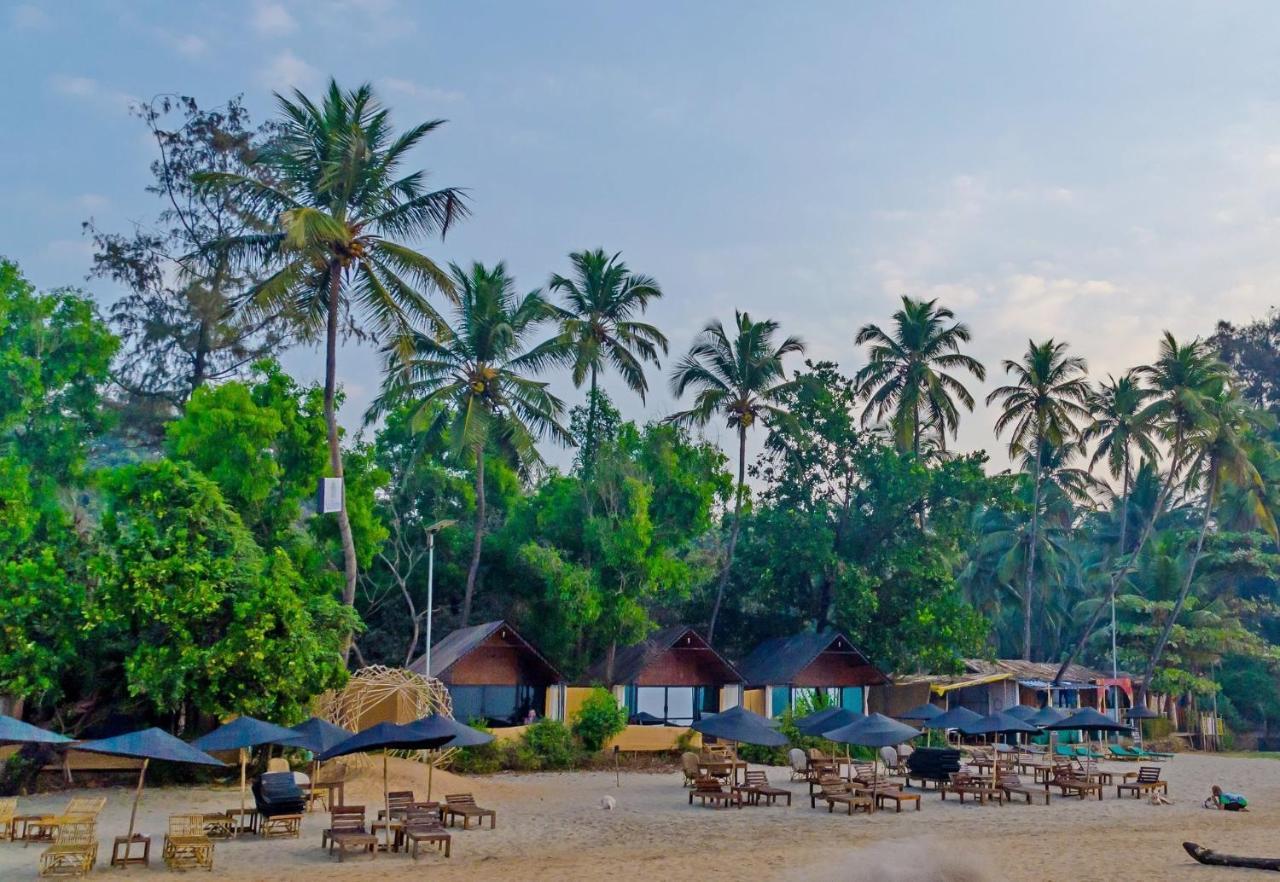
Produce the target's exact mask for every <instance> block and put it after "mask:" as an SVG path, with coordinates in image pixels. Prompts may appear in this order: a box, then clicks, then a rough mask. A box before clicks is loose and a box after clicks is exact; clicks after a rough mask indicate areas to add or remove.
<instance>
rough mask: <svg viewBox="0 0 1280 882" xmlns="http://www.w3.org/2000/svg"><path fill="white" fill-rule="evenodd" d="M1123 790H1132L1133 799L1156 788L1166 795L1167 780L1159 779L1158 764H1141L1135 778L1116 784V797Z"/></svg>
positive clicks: (1167, 792) (1167, 789)
mask: <svg viewBox="0 0 1280 882" xmlns="http://www.w3.org/2000/svg"><path fill="white" fill-rule="evenodd" d="M1125 790H1132V791H1133V798H1134V799H1139V798H1141V797H1142V796H1144V795H1146V794H1148V793H1153V792H1155V791H1157V790H1159V791H1160V792H1161V793H1162V794H1164V795H1165V796H1168V795H1169V782H1168V781H1161V780H1160V767H1159V766H1142V767H1141V768H1139V769H1138V777H1137V778H1136V779H1134V780H1133V781H1126V782H1125V783H1123V784H1117V785H1116V797H1117V798H1118V797H1119V796H1120V795H1121V794H1122V793H1123V792H1124V791H1125ZM1099 798H1101V797H1099Z"/></svg>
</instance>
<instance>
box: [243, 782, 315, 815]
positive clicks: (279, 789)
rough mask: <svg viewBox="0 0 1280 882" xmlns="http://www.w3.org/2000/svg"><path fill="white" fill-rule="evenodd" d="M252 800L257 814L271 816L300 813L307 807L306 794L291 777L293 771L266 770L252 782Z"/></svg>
mask: <svg viewBox="0 0 1280 882" xmlns="http://www.w3.org/2000/svg"><path fill="white" fill-rule="evenodd" d="M253 801H254V803H256V804H257V806H258V814H260V815H263V816H264V817H268V818H272V817H275V816H276V815H300V814H302V813H303V811H305V810H306V807H307V799H306V796H304V795H303V793H302V788H301V787H299V786H298V782H297V781H295V780H294V778H293V772H267V773H266V774H265V775H261V776H259V777H258V779H257V780H256V781H254V782H253Z"/></svg>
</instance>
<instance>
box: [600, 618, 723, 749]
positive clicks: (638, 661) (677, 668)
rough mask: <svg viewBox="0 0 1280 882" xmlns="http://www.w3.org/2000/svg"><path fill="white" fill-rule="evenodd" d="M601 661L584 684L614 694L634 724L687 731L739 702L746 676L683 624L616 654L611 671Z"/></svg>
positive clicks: (606, 663)
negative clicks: (599, 686)
mask: <svg viewBox="0 0 1280 882" xmlns="http://www.w3.org/2000/svg"><path fill="white" fill-rule="evenodd" d="M609 668H610V666H609V664H608V660H607V659H601V660H600V661H598V662H596V663H595V664H594V665H592V666H591V667H590V668H588V670H587V673H586V675H585V676H584V677H583V681H584V684H583V685H589V684H604V685H606V686H610V687H612V689H613V693H614V695H616V696H617V698H618V701H619V703H620V704H622V705H623V706H624V707H626V709H627V712H628V714H629V715H630V716H631V718H632V719H635V718H637V717H639V716H640V715H641V714H644V715H646V717H645V718H646V719H657V720H661V721H662V722H663V723H665V724H666V725H668V726H689V725H692V724H693V723H694V722H696V721H698V720H700V719H702V717H703V715H704V714H714V713H719V712H720V711H722V710H728V709H729V708H731V707H734V706H736V705H738V704H739V703H740V698H741V687H742V675H741V674H739V673H738V670H737V669H736V668H735V667H734V666H733V665H732V664H730V663H729V661H728V660H727V659H725V657H724V656H722V655H721V654H720V653H718V652H716V651H715V650H714V649H712V648H711V646H710V645H709V644H708V643H707V641H706V640H705V639H704V638H703V636H702V635H701V634H699V633H698V632H697V631H695V630H694V629H693V628H690V627H687V626H685V625H675V626H672V627H670V628H664V629H662V630H661V631H657V632H655V633H653V634H651V635H649V637H647V638H646V639H644V640H642V641H640V642H639V643H637V644H635V645H633V646H627V647H624V648H621V649H619V650H618V651H617V652H616V653H615V654H614V659H613V665H612V671H610V669H609Z"/></svg>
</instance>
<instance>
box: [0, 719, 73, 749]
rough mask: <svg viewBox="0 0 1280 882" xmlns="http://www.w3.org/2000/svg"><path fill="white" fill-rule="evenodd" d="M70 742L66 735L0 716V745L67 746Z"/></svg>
mask: <svg viewBox="0 0 1280 882" xmlns="http://www.w3.org/2000/svg"><path fill="white" fill-rule="evenodd" d="M70 741H71V739H70V738H68V737H67V736H66V735H59V734H58V733H57V732H49V731H48V730H46V729H41V728H40V727H39V726H33V725H31V724H30V723H24V722H22V720H17V719H14V718H13V717H6V716H5V715H4V714H0V744H68V743H70Z"/></svg>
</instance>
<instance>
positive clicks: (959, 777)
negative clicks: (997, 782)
mask: <svg viewBox="0 0 1280 882" xmlns="http://www.w3.org/2000/svg"><path fill="white" fill-rule="evenodd" d="M938 791H939V793H940V794H941V795H942V798H943V799H946V798H947V794H948V793H954V794H955V795H956V796H958V797H960V802H961V803H963V802H964V798H965V797H966V796H972V797H974V798H976V799H977V800H978V805H986V804H987V801H988V800H994V801H996V802H998V803H1000V804H1001V805H1004V791H1002V790H998V789H996V788H995V787H994V786H992V784H991V783H990V782H988V781H983V780H978V779H975V778H974V777H973V776H972V775H970V774H969V773H968V772H952V773H951V777H950V780H949V781H948V782H947V783H946V784H945V785H944V786H942V787H939V788H938Z"/></svg>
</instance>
